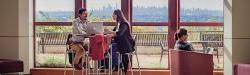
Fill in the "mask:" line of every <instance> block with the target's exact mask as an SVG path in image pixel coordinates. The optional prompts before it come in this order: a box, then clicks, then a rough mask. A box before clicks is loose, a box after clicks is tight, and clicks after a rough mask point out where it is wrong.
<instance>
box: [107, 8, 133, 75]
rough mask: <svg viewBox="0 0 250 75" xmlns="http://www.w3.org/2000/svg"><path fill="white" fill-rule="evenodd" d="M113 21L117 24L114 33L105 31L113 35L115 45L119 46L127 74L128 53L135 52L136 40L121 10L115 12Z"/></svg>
mask: <svg viewBox="0 0 250 75" xmlns="http://www.w3.org/2000/svg"><path fill="white" fill-rule="evenodd" d="M112 19H113V20H114V21H115V22H116V26H115V28H114V29H113V31H110V30H108V29H105V32H106V33H110V34H113V37H114V43H116V44H117V49H118V52H119V53H120V54H121V55H122V64H123V65H124V70H123V71H124V72H125V74H126V72H127V69H128V63H129V58H128V55H126V53H129V52H132V51H133V50H134V43H135V42H134V40H133V38H132V35H131V29H130V25H129V23H128V21H127V20H126V18H125V16H124V14H123V13H122V11H121V10H119V9H117V10H114V12H113V15H112Z"/></svg>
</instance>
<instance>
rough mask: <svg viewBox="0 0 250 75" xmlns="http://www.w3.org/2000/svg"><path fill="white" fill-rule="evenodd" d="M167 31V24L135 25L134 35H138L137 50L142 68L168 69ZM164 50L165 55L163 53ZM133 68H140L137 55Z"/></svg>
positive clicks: (134, 58)
mask: <svg viewBox="0 0 250 75" xmlns="http://www.w3.org/2000/svg"><path fill="white" fill-rule="evenodd" d="M167 31H168V27H167V26H133V35H136V37H137V38H136V50H137V52H138V58H139V61H140V65H141V68H157V69H159V68H161V69H166V68H167V67H168V56H167V50H165V49H167ZM161 43H162V45H161ZM163 48H164V49H163ZM162 51H163V55H161V52H162ZM161 56H162V60H161ZM133 68H138V67H137V60H136V57H135V56H134V57H133Z"/></svg>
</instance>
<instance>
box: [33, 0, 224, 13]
mask: <svg viewBox="0 0 250 75" xmlns="http://www.w3.org/2000/svg"><path fill="white" fill-rule="evenodd" d="M100 1H102V2H101V3H100ZM180 1H181V2H180V4H181V8H183V9H193V8H199V9H207V10H223V0H209V1H208V0H180ZM142 2H143V3H142ZM194 3H195V4H194ZM108 6H111V7H113V9H119V8H120V7H121V6H120V0H106V1H103V0H91V1H88V0H87V8H88V9H91V10H100V9H102V8H104V7H108ZM133 7H146V8H147V7H168V0H157V1H156V0H133ZM36 11H74V0H37V1H36Z"/></svg>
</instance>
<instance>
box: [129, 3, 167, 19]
mask: <svg viewBox="0 0 250 75" xmlns="http://www.w3.org/2000/svg"><path fill="white" fill-rule="evenodd" d="M167 21H168V0H133V22H167Z"/></svg>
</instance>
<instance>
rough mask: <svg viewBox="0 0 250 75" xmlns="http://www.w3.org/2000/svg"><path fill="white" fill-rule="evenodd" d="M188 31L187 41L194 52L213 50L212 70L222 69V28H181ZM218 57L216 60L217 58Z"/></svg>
mask: <svg viewBox="0 0 250 75" xmlns="http://www.w3.org/2000/svg"><path fill="white" fill-rule="evenodd" d="M181 28H186V29H187V30H188V32H189V33H188V41H189V42H190V43H192V45H193V47H194V49H195V51H198V52H205V51H206V50H208V49H213V50H212V53H213V55H214V58H213V59H214V68H215V69H223V53H224V49H223V48H224V47H223V26H213V27H211V26H202V27H201V26H182V27H181ZM217 56H218V58H217Z"/></svg>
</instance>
